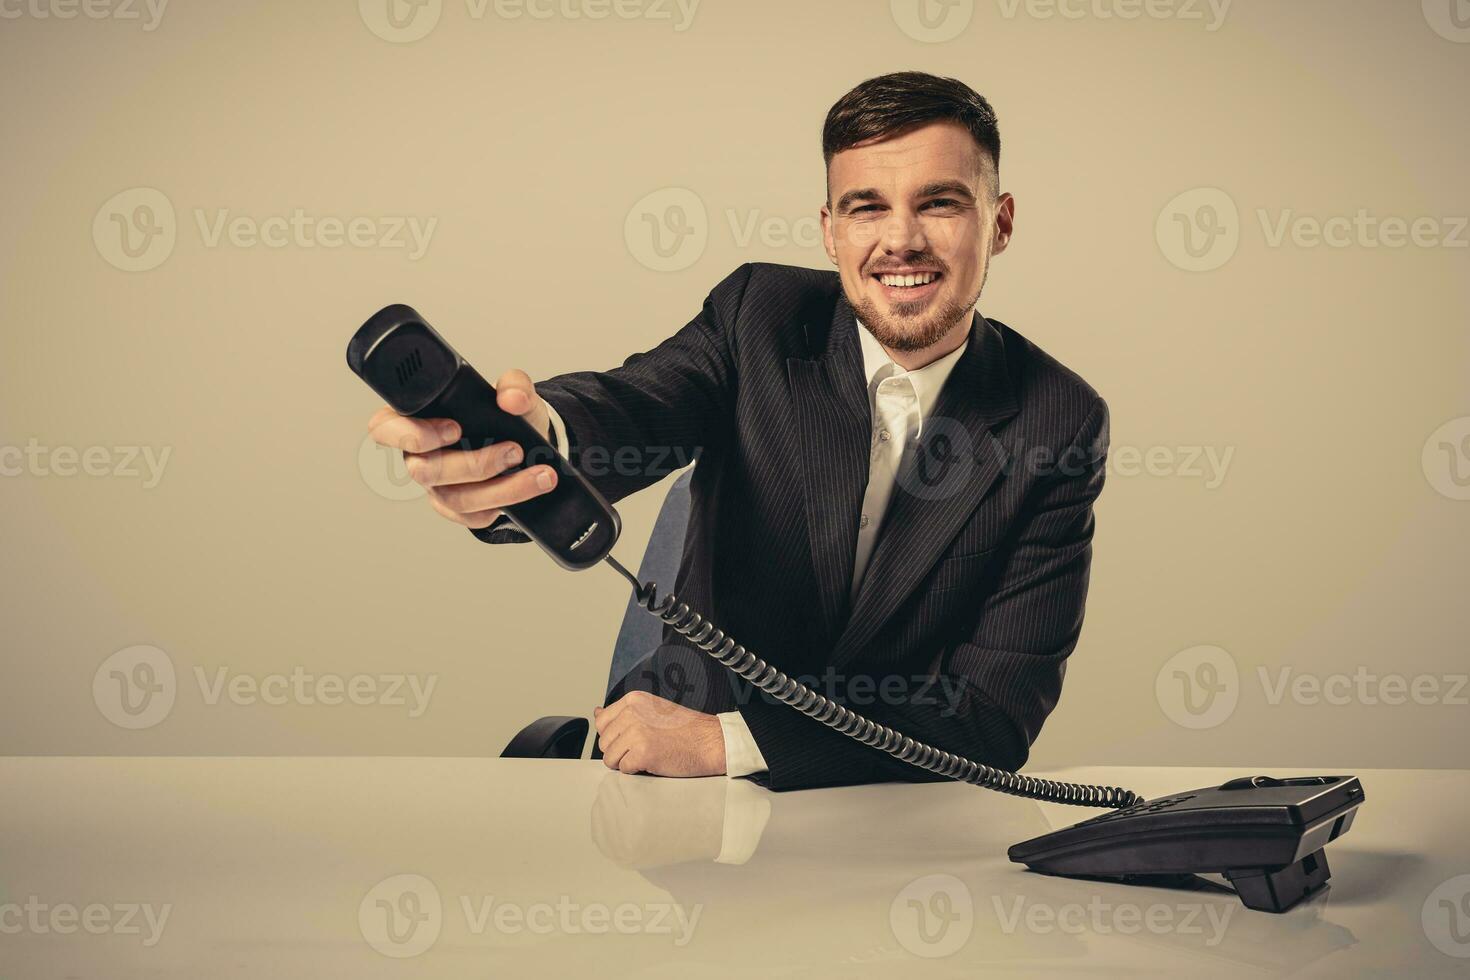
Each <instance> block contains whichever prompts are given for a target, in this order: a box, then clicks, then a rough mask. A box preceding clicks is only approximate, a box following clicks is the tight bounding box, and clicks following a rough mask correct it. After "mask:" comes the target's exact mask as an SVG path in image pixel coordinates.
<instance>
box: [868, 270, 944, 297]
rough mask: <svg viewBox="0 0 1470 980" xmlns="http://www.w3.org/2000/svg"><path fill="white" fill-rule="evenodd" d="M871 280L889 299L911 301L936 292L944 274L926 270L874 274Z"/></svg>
mask: <svg viewBox="0 0 1470 980" xmlns="http://www.w3.org/2000/svg"><path fill="white" fill-rule="evenodd" d="M872 278H873V280H874V281H875V282H877V283H878V284H879V286H881V287H882V290H883V293H884V295H886V296H887V297H889V298H890V299H901V300H912V299H918V298H921V297H923V296H928V295H929V294H931V293H933V292H934V291H935V290H937V289H938V288H939V281H940V280H941V279H943V278H944V273H942V272H936V271H933V270H928V269H926V270H923V271H917V272H875V273H873V274H872Z"/></svg>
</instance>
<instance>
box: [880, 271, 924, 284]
mask: <svg viewBox="0 0 1470 980" xmlns="http://www.w3.org/2000/svg"><path fill="white" fill-rule="evenodd" d="M936 278H937V276H936V274H935V273H933V272H920V273H916V274H913V275H906V276H892V275H882V276H879V277H878V281H879V282H881V283H883V285H885V286H923V285H926V284H928V283H931V282H933V281H934V280H935V279H936Z"/></svg>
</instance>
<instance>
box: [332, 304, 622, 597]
mask: <svg viewBox="0 0 1470 980" xmlns="http://www.w3.org/2000/svg"><path fill="white" fill-rule="evenodd" d="M347 365H348V366H349V367H350V368H352V370H353V373H355V374H356V375H357V376H358V377H359V378H361V379H362V380H363V381H365V382H367V384H368V386H369V387H370V388H372V389H373V390H374V391H376V392H377V393H378V394H379V395H380V396H381V397H382V399H383V400H384V401H385V402H387V403H388V405H389V406H390V407H392V409H393V410H394V411H395V412H397V413H399V414H400V415H411V416H414V417H415V418H421V419H431V418H440V419H453V420H454V421H456V422H458V423H459V427H460V431H461V435H462V438H461V440H460V446H461V447H462V448H466V449H479V448H480V447H482V446H485V445H488V444H489V443H491V442H499V441H502V440H511V441H513V442H516V443H519V444H520V446H521V448H522V450H523V451H524V457H523V459H522V462H521V463H520V464H519V466H517V467H514V468H513V469H523V468H525V467H527V466H536V465H539V464H543V463H545V464H549V465H551V466H553V467H555V468H556V470H557V483H556V486H555V487H553V488H552V489H551V490H549V491H547V492H546V493H543V494H541V495H539V496H536V497H532V498H531V499H529V500H524V501H522V502H521V503H518V504H511V505H510V506H508V507H505V508H503V510H504V511H505V513H506V514H508V515H509V516H510V519H511V520H512V521H514V522H515V524H516V526H517V527H519V528H520V529H521V530H522V531H524V532H525V533H526V535H527V536H528V537H529V538H530V539H531V540H532V541H535V542H536V543H537V544H539V545H540V546H541V548H542V549H543V550H544V551H545V552H546V553H547V554H548V555H550V556H551V557H552V559H553V560H554V561H555V562H556V563H557V564H558V565H560V566H562V567H563V568H567V569H571V570H573V571H580V570H581V569H584V568H590V567H592V566H593V565H595V564H597V563H598V562H600V561H602V559H603V558H605V557H607V553H608V552H609V551H611V550H612V547H613V545H614V544H615V543H617V540H618V534H619V533H620V532H621V531H622V521H621V520H620V518H619V517H618V512H617V511H616V510H614V509H613V508H612V505H611V504H609V503H608V502H607V501H606V500H605V499H604V498H603V496H602V494H600V493H598V492H597V490H596V488H594V487H593V486H592V484H590V483H588V482H587V478H586V477H584V476H583V475H582V474H581V473H578V472H577V471H576V469H575V468H573V466H572V464H571V463H570V462H568V461H567V459H566V457H564V456H562V455H561V454H560V453H558V452H557V451H556V450H555V449H553V448H552V447H551V444H550V443H548V442H547V441H546V440H545V439H543V438H541V434H540V433H539V432H537V431H536V430H535V429H534V428H533V427H532V426H531V425H530V423H528V422H526V421H525V420H524V419H522V418H521V417H520V416H518V415H511V414H510V413H509V412H506V411H503V410H502V409H501V408H500V406H499V405H497V404H496V403H495V389H494V388H493V387H492V386H491V385H490V383H489V382H488V381H486V380H485V379H484V378H482V377H481V376H480V374H479V372H478V371H476V370H475V369H474V368H473V367H471V366H470V364H469V362H467V361H466V360H465V359H464V358H463V357H460V356H459V353H458V352H457V351H455V349H454V348H453V347H451V346H449V343H448V342H447V341H446V340H445V339H444V338H443V337H441V336H439V334H438V333H437V332H436V331H435V330H434V328H433V327H431V326H429V324H428V323H426V322H425V321H424V318H423V317H421V316H419V315H418V313H416V312H415V311H414V310H413V308H412V307H409V306H404V305H403V304H401V303H395V304H393V305H392V306H385V307H384V308H383V309H381V310H379V311H378V312H377V313H374V314H373V315H372V316H371V317H369V318H368V321H367V322H366V323H364V324H363V325H362V326H361V327H360V328H359V329H358V331H357V333H355V334H353V336H352V340H351V341H350V342H349V343H348V345H347ZM474 533H475V536H476V537H477V538H480V540H482V541H485V540H488V535H487V534H486V529H481V530H479V531H476V532H474Z"/></svg>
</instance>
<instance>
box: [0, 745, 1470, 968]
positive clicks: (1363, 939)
mask: <svg viewBox="0 0 1470 980" xmlns="http://www.w3.org/2000/svg"><path fill="white" fill-rule="evenodd" d="M0 767H3V779H4V785H5V786H6V787H7V792H6V797H7V800H8V805H7V806H6V807H5V808H3V810H0V830H3V834H4V837H3V840H4V841H5V847H4V857H3V868H0V882H3V892H0V927H3V928H4V930H5V935H4V936H3V939H0V975H4V976H24V977H48V976H54V977H66V976H91V975H106V976H109V977H126V976H161V977H171V976H200V975H209V976H242V977H243V976H263V975H270V976H273V977H289V976H303V977H306V976H310V977H321V976H338V975H341V976H353V977H375V976H385V977H386V976H403V975H408V974H410V973H411V974H412V975H414V976H439V975H444V976H456V977H459V976H466V975H469V976H489V975H511V976H518V975H524V974H525V973H528V972H531V971H536V972H538V973H541V972H548V971H553V970H554V971H556V972H557V973H561V974H565V973H569V972H571V971H587V972H588V974H589V975H591V973H592V972H593V971H596V975H598V976H606V975H613V976H623V975H632V974H643V973H647V972H649V971H655V972H656V971H659V970H662V971H663V972H665V973H668V972H670V971H677V973H678V975H679V976H681V977H699V976H704V975H716V976H723V975H732V974H736V973H745V972H749V971H752V970H760V971H763V972H773V971H783V972H787V973H793V974H797V975H803V976H807V975H809V976H828V975H832V976H880V975H881V976H889V975H892V974H893V973H894V972H895V971H900V970H901V971H903V973H904V974H905V975H907V974H909V973H913V972H920V973H923V972H929V973H939V974H945V975H949V974H954V975H958V974H962V973H963V974H973V973H974V971H975V970H976V969H977V968H985V967H989V968H991V969H1002V970H1005V971H1006V972H1008V973H1013V974H1018V975H1023V976H1024V975H1032V974H1036V975H1048V976H1052V975H1058V974H1062V975H1065V974H1068V973H1079V974H1080V973H1086V974H1088V975H1099V974H1102V975H1109V974H1117V975H1123V974H1129V975H1133V974H1136V973H1139V972H1152V973H1161V974H1167V975H1171V976H1175V975H1186V972H1187V975H1190V976H1192V977H1197V976H1227V975H1228V976H1239V975H1242V974H1244V975H1251V976H1257V975H1258V976H1287V975H1290V976H1313V975H1319V974H1320V975H1323V976H1326V975H1329V974H1330V975H1332V976H1342V975H1354V974H1357V973H1361V972H1373V971H1383V972H1389V971H1393V972H1407V973H1411V974H1412V975H1415V976H1437V975H1444V976H1450V975H1463V972H1462V970H1461V969H1460V968H1463V967H1464V965H1465V960H1463V959H1461V958H1459V956H1456V955H1454V954H1455V953H1457V952H1458V949H1459V947H1457V946H1456V945H1455V944H1456V943H1457V942H1460V940H1458V939H1456V938H1455V937H1456V936H1457V935H1460V933H1457V932H1456V931H1455V929H1454V928H1452V927H1453V926H1455V925H1457V923H1454V922H1450V923H1447V924H1445V925H1444V927H1443V928H1441V927H1440V925H1438V924H1437V920H1436V919H1435V916H1438V915H1441V914H1448V913H1442V910H1441V906H1440V904H1439V903H1437V902H1434V901H1432V897H1433V895H1439V896H1440V898H1441V899H1444V900H1446V901H1449V903H1450V904H1449V908H1450V910H1451V911H1453V910H1454V904H1453V899H1454V898H1455V895H1454V894H1451V893H1452V892H1454V890H1455V888H1456V887H1458V886H1457V885H1456V884H1455V882H1454V879H1455V877H1456V876H1457V875H1464V874H1467V873H1470V847H1467V846H1466V845H1465V844H1464V842H1463V838H1462V835H1461V834H1460V832H1459V830H1458V827H1459V823H1460V817H1459V815H1460V814H1463V812H1464V809H1465V807H1464V804H1465V802H1466V797H1467V795H1470V775H1467V774H1465V773H1462V772H1453V773H1416V772H1376V771H1370V772H1362V773H1359V775H1361V776H1362V777H1363V780H1364V783H1365V785H1366V786H1368V787H1369V789H1370V793H1372V803H1371V805H1369V806H1366V807H1364V809H1363V811H1362V812H1361V814H1360V817H1359V824H1358V826H1357V827H1355V828H1354V833H1353V835H1352V837H1351V838H1345V839H1344V840H1343V841H1341V842H1339V844H1338V845H1335V848H1334V851H1333V853H1332V862H1333V870H1334V878H1333V883H1332V885H1331V887H1330V888H1329V889H1328V890H1327V891H1326V892H1325V893H1324V894H1323V895H1320V896H1317V897H1315V898H1313V899H1312V900H1310V901H1308V902H1305V903H1304V904H1302V905H1301V906H1299V907H1298V908H1296V909H1293V910H1292V911H1290V912H1288V913H1287V914H1285V915H1269V914H1265V913H1256V912H1251V911H1249V910H1247V909H1245V908H1243V907H1242V906H1241V905H1240V903H1239V901H1238V900H1237V899H1236V898H1235V897H1234V895H1232V894H1231V893H1230V892H1229V891H1228V890H1226V889H1224V888H1222V887H1220V886H1219V885H1218V884H1216V883H1213V882H1207V881H1205V880H1203V879H1192V880H1190V881H1187V882H1183V883H1181V884H1180V886H1179V887H1168V888H1166V887H1154V886H1149V887H1140V886H1129V885H1123V884H1119V883H1115V882H1106V881H1082V880H1072V879H1063V878H1052V877H1047V876H1044V875H1038V874H1034V873H1032V872H1029V871H1026V870H1025V869H1023V868H1021V867H1020V866H1018V865H1014V864H1011V863H1010V862H1009V861H1008V860H1007V859H1006V854H1005V852H1006V847H1007V846H1008V845H1009V844H1011V843H1014V842H1015V841H1018V840H1022V839H1026V838H1029V837H1034V836H1037V835H1039V834H1042V833H1046V832H1047V831H1049V830H1051V829H1054V828H1055V827H1058V826H1062V825H1064V824H1067V823H1072V822H1076V821H1077V820H1080V819H1083V818H1085V817H1086V816H1088V815H1089V811H1086V810H1080V809H1077V808H1071V807H1062V806H1057V805H1054V804H1038V803H1035V802H1032V801H1029V800H1022V799H1017V798H1014V797H1009V796H1003V795H1000V794H996V793H987V792H984V791H981V790H977V789H975V788H973V787H968V786H960V785H953V784H932V783H931V784H917V785H903V784H888V785H880V786H856V787H842V788H834V789H825V790H810V791H803V792H795V793H770V792H768V791H766V790H763V789H761V788H760V787H757V786H755V785H753V784H750V783H749V782H748V781H743V780H734V781H731V780H726V779H724V778H722V777H721V778H711V779H681V780H675V779H659V778H656V777H647V776H627V775H624V774H621V773H616V772H609V771H608V770H607V769H606V768H604V767H603V766H602V765H601V764H600V763H597V762H591V761H586V762H571V761H545V762H542V761H529V760H479V759H405V758H392V759H369V758H347V759H122V758H119V759H61V758H58V759H6V760H0ZM1241 771H1244V770H1241ZM1261 771H1264V770H1261ZM1235 774H1238V773H1236V772H1235V771H1234V770H1232V771H1228V772H1227V771H1225V770H1216V769H1193V770H1180V769H1132V770H1110V771H1108V773H1107V776H1108V779H1109V780H1110V781H1112V782H1115V783H1121V784H1124V785H1129V786H1130V787H1132V788H1134V789H1137V790H1138V791H1140V792H1143V793H1145V794H1146V795H1148V794H1157V793H1161V792H1165V791H1171V790H1179V789H1182V788H1189V787H1193V786H1206V785H1213V784H1217V783H1219V782H1220V781H1222V780H1223V779H1224V778H1225V777H1226V776H1229V775H1235ZM1283 774H1289V773H1285V772H1284V771H1283ZM1047 775H1056V776H1059V777H1063V778H1075V779H1080V780H1083V781H1095V780H1097V779H1098V778H1099V777H1101V776H1102V772H1101V771H1098V770H1074V771H1070V772H1067V773H1057V774H1050V773H1049V774H1047ZM1428 786H1432V787H1433V794H1432V795H1430V794H1429V791H1428V790H1427V789H1426V787H1428ZM1416 799H1418V800H1426V799H1433V800H1434V801H1435V806H1433V807H1430V806H1425V805H1423V804H1422V802H1421V803H1418V804H1416V803H1415V800H1416ZM1467 882H1470V879H1467ZM1466 889H1467V890H1470V884H1467V886H1466ZM1432 893H1433V895H1432ZM1441 893H1443V894H1441ZM17 925H18V928H16V926H17ZM1467 925H1470V919H1467ZM129 927H131V928H129ZM1462 931H1463V930H1462ZM1463 945H1464V946H1465V952H1466V953H1470V935H1466V936H1465V938H1464V941H1463ZM1446 950H1448V952H1446ZM1461 955H1463V954H1461Z"/></svg>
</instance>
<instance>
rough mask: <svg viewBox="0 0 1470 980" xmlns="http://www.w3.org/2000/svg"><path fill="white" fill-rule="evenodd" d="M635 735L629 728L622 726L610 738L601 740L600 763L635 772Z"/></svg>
mask: <svg viewBox="0 0 1470 980" xmlns="http://www.w3.org/2000/svg"><path fill="white" fill-rule="evenodd" d="M635 742H637V735H636V733H635V732H634V731H632V730H631V729H630V728H622V729H619V730H618V731H617V732H615V733H614V734H613V736H612V737H611V738H610V739H607V738H605V739H603V741H602V764H603V765H604V766H607V768H609V769H616V770H618V771H619V772H637V771H638V767H637V766H636V765H635V763H636V762H637V761H638V757H637V754H636V753H635V752H634V743H635Z"/></svg>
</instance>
